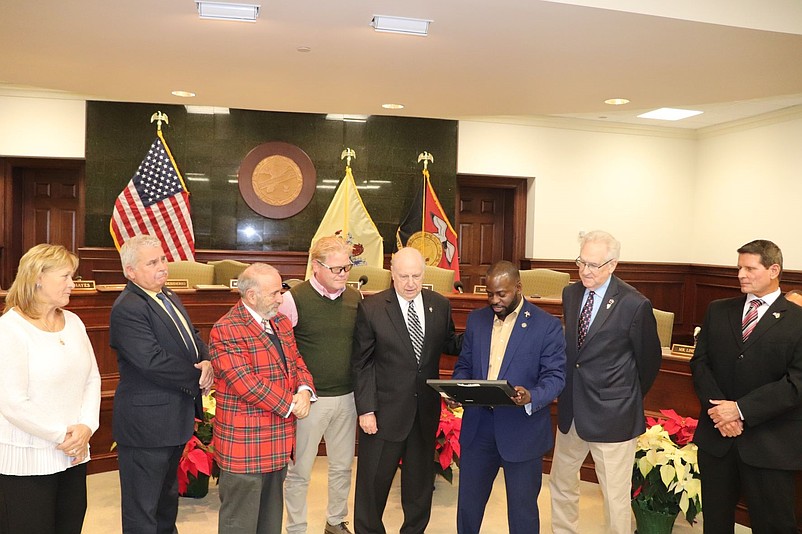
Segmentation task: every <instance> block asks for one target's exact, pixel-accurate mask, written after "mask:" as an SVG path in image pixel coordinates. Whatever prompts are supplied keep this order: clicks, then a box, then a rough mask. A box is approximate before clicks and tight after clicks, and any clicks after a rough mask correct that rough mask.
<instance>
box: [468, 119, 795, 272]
mask: <svg viewBox="0 0 802 534" xmlns="http://www.w3.org/2000/svg"><path fill="white" fill-rule="evenodd" d="M578 124H580V123H576V122H569V121H565V122H558V121H556V120H555V121H551V124H550V125H548V126H546V125H542V124H538V125H513V124H495V123H483V122H461V123H460V128H459V139H460V141H459V158H458V162H457V165H458V172H459V173H471V174H473V173H475V174H495V175H511V176H527V177H534V179H533V180H531V183H530V187H529V197H528V212H529V218H530V220H529V221H528V223H527V236H526V251H527V255H528V256H531V257H535V258H552V259H570V258H573V257H575V255H576V248H577V247H576V238H577V235H578V232H579V231H581V230H590V229H593V228H602V229H605V230H608V231H610V232H612V233H613V234H614V235H616V236H617V237H618V238H619V239H620V240H621V242H622V259H625V260H637V261H658V262H691V263H709V264H715V265H731V264H734V262H735V260H736V253H735V250H736V249H737V248H738V247H739V246H740V245H742V244H744V243H745V242H747V241H750V240H752V239H758V238H765V239H771V240H772V241H775V242H776V243H777V244H778V245H779V246H780V247H781V248H782V249H783V251H784V254H785V258H786V262H785V266H786V268H789V269H802V239H800V237H799V233H800V231H799V228H800V224H799V223H798V222H797V219H798V217H797V216H796V213H795V211H796V210H795V209H794V207H791V208H790V209H789V208H786V207H784V206H790V205H791V204H792V203H794V204H796V203H797V202H798V201H799V199H802V155H800V154H802V150H800V148H799V147H800V146H802V109H799V108H794V109H790V110H786V111H782V112H777V113H774V114H770V115H766V116H764V117H761V118H760V119H759V120H751V121H744V122H742V123H739V124H734V125H730V126H728V127H726V128H710V129H707V130H703V131H699V132H696V133H694V132H686V133H681V132H677V131H676V130H675V129H671V130H665V131H658V130H654V131H653V132H648V131H645V130H643V131H639V130H635V129H633V130H632V131H628V130H627V129H626V128H618V129H615V128H609V127H608V128H601V127H596V128H595V131H593V130H592V129H591V128H589V127H588V128H585V129H580V128H578V127H577V125H578ZM748 204H758V205H759V206H760V207H761V208H762V216H760V217H757V218H756V220H754V221H749V220H747V218H746V217H745V215H744V213H743V212H744V211H745V210H746V207H747V205H748Z"/></svg>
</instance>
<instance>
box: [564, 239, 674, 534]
mask: <svg viewBox="0 0 802 534" xmlns="http://www.w3.org/2000/svg"><path fill="white" fill-rule="evenodd" d="M620 251H621V245H620V243H619V242H618V241H617V240H616V239H615V238H614V237H613V236H611V235H610V234H608V233H607V232H602V231H594V232H589V233H587V234H585V235H584V236H583V238H582V240H581V247H580V253H579V257H578V258H577V259H576V264H577V266H578V267H579V277H580V279H581V281H582V283H581V284H572V285H569V286H568V287H566V288H565V290H563V317H564V321H565V339H566V347H565V352H566V356H567V365H566V369H565V389H564V390H563V392H562V394H561V395H560V397H559V401H558V405H557V409H558V421H559V423H558V426H559V431H558V432H557V439H556V443H555V447H554V457H553V463H552V467H551V474H550V477H549V478H550V489H551V518H552V519H551V526H552V530H553V532H554V533H555V534H566V533H576V532H578V527H579V475H578V474H579V469H580V467H581V466H582V462H583V460H584V459H585V457H586V456H587V454H588V452H590V453H591V455H592V456H593V462H594V463H595V465H596V475H597V476H598V479H599V485H600V486H601V490H602V494H603V496H604V511H605V519H606V523H607V532H609V533H613V534H623V533H627V534H629V533H630V532H632V527H631V513H630V486H631V477H632V463H633V461H634V458H635V447H636V443H637V437H638V436H639V435H640V434H642V433H643V432H644V431H645V429H646V424H645V420H644V416H643V397H644V395H646V392H647V391H648V390H649V388H650V387H651V385H652V383H653V382H654V380H655V378H656V377H657V372H658V371H659V370H660V362H661V349H660V341H659V339H658V337H657V324H656V322H655V319H654V315H653V314H652V305H651V303H650V302H649V300H648V299H647V298H646V297H644V296H643V295H641V294H640V293H638V291H637V290H636V289H635V288H633V287H632V286H630V285H629V284H627V283H626V282H624V281H623V280H621V279H619V278H618V277H616V276H613V271H614V270H615V267H616V265H617V263H618V257H619V254H620Z"/></svg>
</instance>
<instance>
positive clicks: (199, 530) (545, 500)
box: [83, 456, 751, 534]
mask: <svg viewBox="0 0 802 534" xmlns="http://www.w3.org/2000/svg"><path fill="white" fill-rule="evenodd" d="M355 465H356V464H355ZM326 469H327V462H326V457H325V456H319V457H318V458H317V461H316V462H315V470H314V473H313V475H312V481H313V482H312V486H311V488H310V490H309V493H310V495H309V501H308V502H309V530H308V531H309V532H310V533H313V534H321V533H322V532H323V523H324V522H325V509H326V486H325V480H326ZM355 473H356V470H354V474H355ZM399 478H400V477H396V481H395V484H394V486H393V490H392V492H391V494H390V499H389V501H388V503H387V510H386V512H385V521H384V523H385V526H386V527H387V531H388V532H398V529H399V528H400V526H401V522H402V513H401V503H400V492H399V486H398V483H399ZM458 480H459V474H458V473H456V474H455V477H454V482H455V485H454V486H452V485H450V484H449V483H448V482H446V481H445V480H443V479H442V478H439V477H438V478H437V481H436V483H435V492H434V502H433V506H432V520H431V522H430V523H429V528H428V529H427V532H428V533H430V534H453V533H455V532H456V526H455V525H456V519H455V517H456V503H457V486H456V484H457V483H458ZM316 481H317V482H316ZM543 481H544V483H543V490H542V491H541V493H540V499H539V501H538V503H539V505H540V518H541V525H542V528H541V532H542V533H544V534H548V533H550V532H551V528H550V527H549V519H550V515H551V513H550V509H549V489H548V475H546V476H544V477H543ZM88 490H89V507H88V510H87V515H86V521H85V522H84V529H83V534H120V532H121V528H120V508H119V503H120V490H119V481H118V478H117V472H116V471H115V472H109V473H99V474H96V475H90V476H89V479H88ZM581 491H582V499H581V501H580V532H582V533H583V534H596V533H601V532H603V528H602V527H603V525H602V519H601V517H602V502H601V492H600V491H599V487H598V486H597V485H596V484H591V483H585V482H583V483H582V488H581ZM351 503H352V504H353V485H352V487H351ZM219 504H220V501H219V500H218V498H217V488H216V487H215V486H214V483H213V482H212V485H211V487H210V490H209V494H208V495H207V496H206V497H204V498H203V499H187V498H182V499H181V502H180V504H179V511H178V530H179V532H180V533H182V534H216V533H217V511H218V508H219ZM349 521H350V518H349ZM632 530H633V532H634V530H635V527H634V521H633V527H632ZM701 532H702V526H701V524H699V523H697V524H696V525H695V526H693V527H691V526H690V525H688V523H687V522H685V521H684V520H682V519H678V520H677V523H676V524H675V526H674V533H680V534H693V533H697V534H701ZM749 532H751V530H750V529H748V528H745V527H738V528H736V534H746V533H749ZM482 533H483V534H506V533H507V512H506V501H505V498H504V482H503V474H501V473H500V474H499V477H498V478H497V479H496V483H495V486H494V489H493V494H492V495H491V497H490V502H489V503H488V506H487V511H486V513H485V521H484V524H483V526H482Z"/></svg>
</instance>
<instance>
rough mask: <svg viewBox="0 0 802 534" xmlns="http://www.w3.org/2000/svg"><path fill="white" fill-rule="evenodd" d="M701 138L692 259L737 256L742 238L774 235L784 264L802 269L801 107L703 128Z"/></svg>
mask: <svg viewBox="0 0 802 534" xmlns="http://www.w3.org/2000/svg"><path fill="white" fill-rule="evenodd" d="M698 146H699V148H698V154H699V157H698V167H697V173H696V175H697V179H696V191H695V195H694V197H695V199H694V217H693V218H694V227H693V232H692V233H691V234H690V236H691V246H692V247H693V256H694V258H696V261H697V262H698V263H715V264H722V263H734V262H735V260H736V253H735V249H737V248H738V247H739V246H740V245H742V244H743V243H744V242H746V241H749V240H751V239H771V240H772V241H774V242H775V243H777V244H778V245H779V246H780V248H781V249H782V250H783V255H784V257H785V267H786V268H789V269H802V224H800V221H802V210H800V206H802V110H799V109H796V110H791V111H788V112H784V113H776V114H773V115H771V116H769V117H767V118H766V119H765V120H764V121H762V122H758V123H752V124H745V125H743V126H742V127H740V128H732V129H729V130H722V131H720V132H714V133H710V134H704V135H702V136H701V138H700V140H699V142H698ZM750 210H756V214H755V216H754V217H750V216H749V212H750Z"/></svg>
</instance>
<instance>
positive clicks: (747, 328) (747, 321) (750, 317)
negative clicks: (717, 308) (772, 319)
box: [741, 299, 764, 342]
mask: <svg viewBox="0 0 802 534" xmlns="http://www.w3.org/2000/svg"><path fill="white" fill-rule="evenodd" d="M763 304H764V302H763V301H762V300H760V299H754V300H750V301H749V309H748V310H746V315H744V320H743V322H742V323H741V332H743V336H744V342H746V340H747V339H749V334H751V333H752V330H754V329H755V326H757V309H758V308H759V307H760V306H762V305H763Z"/></svg>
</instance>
